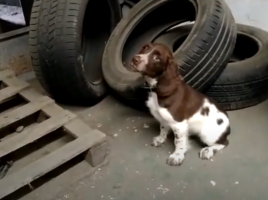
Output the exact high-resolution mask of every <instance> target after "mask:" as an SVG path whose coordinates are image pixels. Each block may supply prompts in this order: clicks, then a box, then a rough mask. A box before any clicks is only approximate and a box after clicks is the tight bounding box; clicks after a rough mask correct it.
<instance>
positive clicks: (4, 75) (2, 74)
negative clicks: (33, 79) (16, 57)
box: [0, 69, 15, 81]
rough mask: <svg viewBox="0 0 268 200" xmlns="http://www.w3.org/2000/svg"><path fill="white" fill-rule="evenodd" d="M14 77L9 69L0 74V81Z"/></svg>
mask: <svg viewBox="0 0 268 200" xmlns="http://www.w3.org/2000/svg"><path fill="white" fill-rule="evenodd" d="M13 76H15V73H14V72H13V71H11V70H9V69H6V70H3V71H1V72H0V81H2V80H3V79H4V78H8V77H13Z"/></svg>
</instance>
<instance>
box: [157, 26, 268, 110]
mask: <svg viewBox="0 0 268 200" xmlns="http://www.w3.org/2000/svg"><path fill="white" fill-rule="evenodd" d="M191 28H192V25H186V26H181V27H178V28H174V29H173V30H170V31H168V32H167V33H165V34H162V35H161V36H160V37H159V38H157V39H156V40H155V42H161V43H164V44H166V45H167V46H169V47H170V48H172V47H173V48H174V49H176V48H178V47H179V46H180V45H181V44H182V43H183V42H184V40H185V38H186V37H187V35H188V34H189V33H190V31H191ZM267 52H268V33H267V32H265V31H263V30H261V29H259V28H255V27H252V26H247V25H242V24H237V41H236V45H235V48H234V51H233V54H232V56H231V57H230V60H229V63H228V65H227V67H226V68H225V69H224V71H223V72H222V74H221V75H220V77H219V78H218V79H217V80H216V82H215V83H214V84H213V85H212V86H211V87H210V88H209V89H208V90H207V91H206V95H207V96H209V97H211V98H213V99H214V100H215V101H217V102H218V103H219V104H221V106H222V107H223V108H225V109H226V110H235V109H241V108H246V107H249V106H253V105H256V104H258V103H261V102H262V101H264V100H266V99H267V98H268V59H267Z"/></svg>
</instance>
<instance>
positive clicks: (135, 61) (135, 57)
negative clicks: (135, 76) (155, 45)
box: [132, 56, 140, 65]
mask: <svg viewBox="0 0 268 200" xmlns="http://www.w3.org/2000/svg"><path fill="white" fill-rule="evenodd" d="M132 62H133V64H134V65H138V64H139V63H140V57H139V56H134V57H133V59H132Z"/></svg>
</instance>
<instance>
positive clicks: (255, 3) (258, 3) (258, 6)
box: [225, 0, 268, 31]
mask: <svg viewBox="0 0 268 200" xmlns="http://www.w3.org/2000/svg"><path fill="white" fill-rule="evenodd" d="M225 1H226V2H227V4H228V6H229V7H230V9H231V11H232V13H233V16H234V18H235V21H236V23H241V24H246V25H251V26H255V27H258V28H261V29H263V30H265V31H268V0H225Z"/></svg>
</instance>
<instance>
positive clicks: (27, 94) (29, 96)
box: [20, 88, 47, 101]
mask: <svg viewBox="0 0 268 200" xmlns="http://www.w3.org/2000/svg"><path fill="white" fill-rule="evenodd" d="M20 95H21V96H22V97H23V98H24V99H26V100H27V101H35V100H37V99H39V98H41V97H43V96H47V95H44V94H41V93H40V92H37V91H36V90H35V89H33V88H29V89H27V90H23V91H22V92H20Z"/></svg>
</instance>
